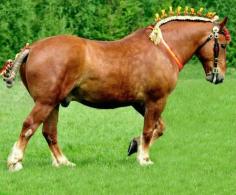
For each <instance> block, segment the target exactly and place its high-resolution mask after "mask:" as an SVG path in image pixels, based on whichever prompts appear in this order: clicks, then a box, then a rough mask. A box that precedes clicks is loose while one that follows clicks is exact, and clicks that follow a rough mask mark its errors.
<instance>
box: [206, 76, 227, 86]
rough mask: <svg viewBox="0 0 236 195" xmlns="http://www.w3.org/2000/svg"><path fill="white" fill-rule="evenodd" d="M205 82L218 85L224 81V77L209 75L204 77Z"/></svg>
mask: <svg viewBox="0 0 236 195" xmlns="http://www.w3.org/2000/svg"><path fill="white" fill-rule="evenodd" d="M206 80H207V81H209V82H211V83H214V84H219V83H222V82H223V81H224V76H223V75H221V74H220V73H209V74H207V76H206Z"/></svg>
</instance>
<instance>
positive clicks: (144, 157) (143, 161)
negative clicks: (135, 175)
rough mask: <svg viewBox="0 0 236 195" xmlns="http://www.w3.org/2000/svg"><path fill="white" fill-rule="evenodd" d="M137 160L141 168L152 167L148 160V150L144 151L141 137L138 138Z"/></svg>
mask: <svg viewBox="0 0 236 195" xmlns="http://www.w3.org/2000/svg"><path fill="white" fill-rule="evenodd" d="M137 160H138V162H139V164H140V165H141V166H147V165H152V164H153V162H152V161H151V160H150V158H149V154H148V150H147V149H144V145H143V136H142V135H141V136H140V144H139V146H138V155H137Z"/></svg>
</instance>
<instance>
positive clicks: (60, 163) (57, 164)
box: [52, 155, 76, 167]
mask: <svg viewBox="0 0 236 195" xmlns="http://www.w3.org/2000/svg"><path fill="white" fill-rule="evenodd" d="M52 166H54V167H60V166H67V167H75V166H76V164H75V163H72V162H70V161H69V160H68V159H67V158H66V157H65V156H61V157H59V158H58V160H57V159H56V158H55V157H54V156H53V155H52Z"/></svg>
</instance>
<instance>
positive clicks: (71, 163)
mask: <svg viewBox="0 0 236 195" xmlns="http://www.w3.org/2000/svg"><path fill="white" fill-rule="evenodd" d="M66 166H68V167H76V164H75V163H73V162H70V161H68V162H67V163H66Z"/></svg>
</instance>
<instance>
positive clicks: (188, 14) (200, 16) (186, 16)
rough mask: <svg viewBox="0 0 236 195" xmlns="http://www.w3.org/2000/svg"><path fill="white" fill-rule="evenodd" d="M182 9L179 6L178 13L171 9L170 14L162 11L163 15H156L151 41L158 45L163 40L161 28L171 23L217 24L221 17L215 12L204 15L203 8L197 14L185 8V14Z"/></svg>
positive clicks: (191, 9)
mask: <svg viewBox="0 0 236 195" xmlns="http://www.w3.org/2000/svg"><path fill="white" fill-rule="evenodd" d="M181 10H182V8H181V7H180V6H179V7H178V8H177V9H176V12H174V11H173V8H172V7H170V8H169V13H168V14H167V13H166V10H161V14H158V13H157V14H156V24H155V26H154V28H153V31H152V33H151V34H150V39H151V40H152V41H153V42H154V43H155V44H156V45H157V44H159V43H160V41H161V39H162V33H161V29H160V26H162V25H164V24H166V23H168V22H171V21H196V22H212V23H213V22H216V21H217V20H218V19H219V17H218V16H217V15H216V13H215V12H207V13H206V14H204V13H203V10H204V9H203V8H200V9H199V11H197V12H195V10H194V9H193V8H190V9H189V7H185V9H184V12H181Z"/></svg>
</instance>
